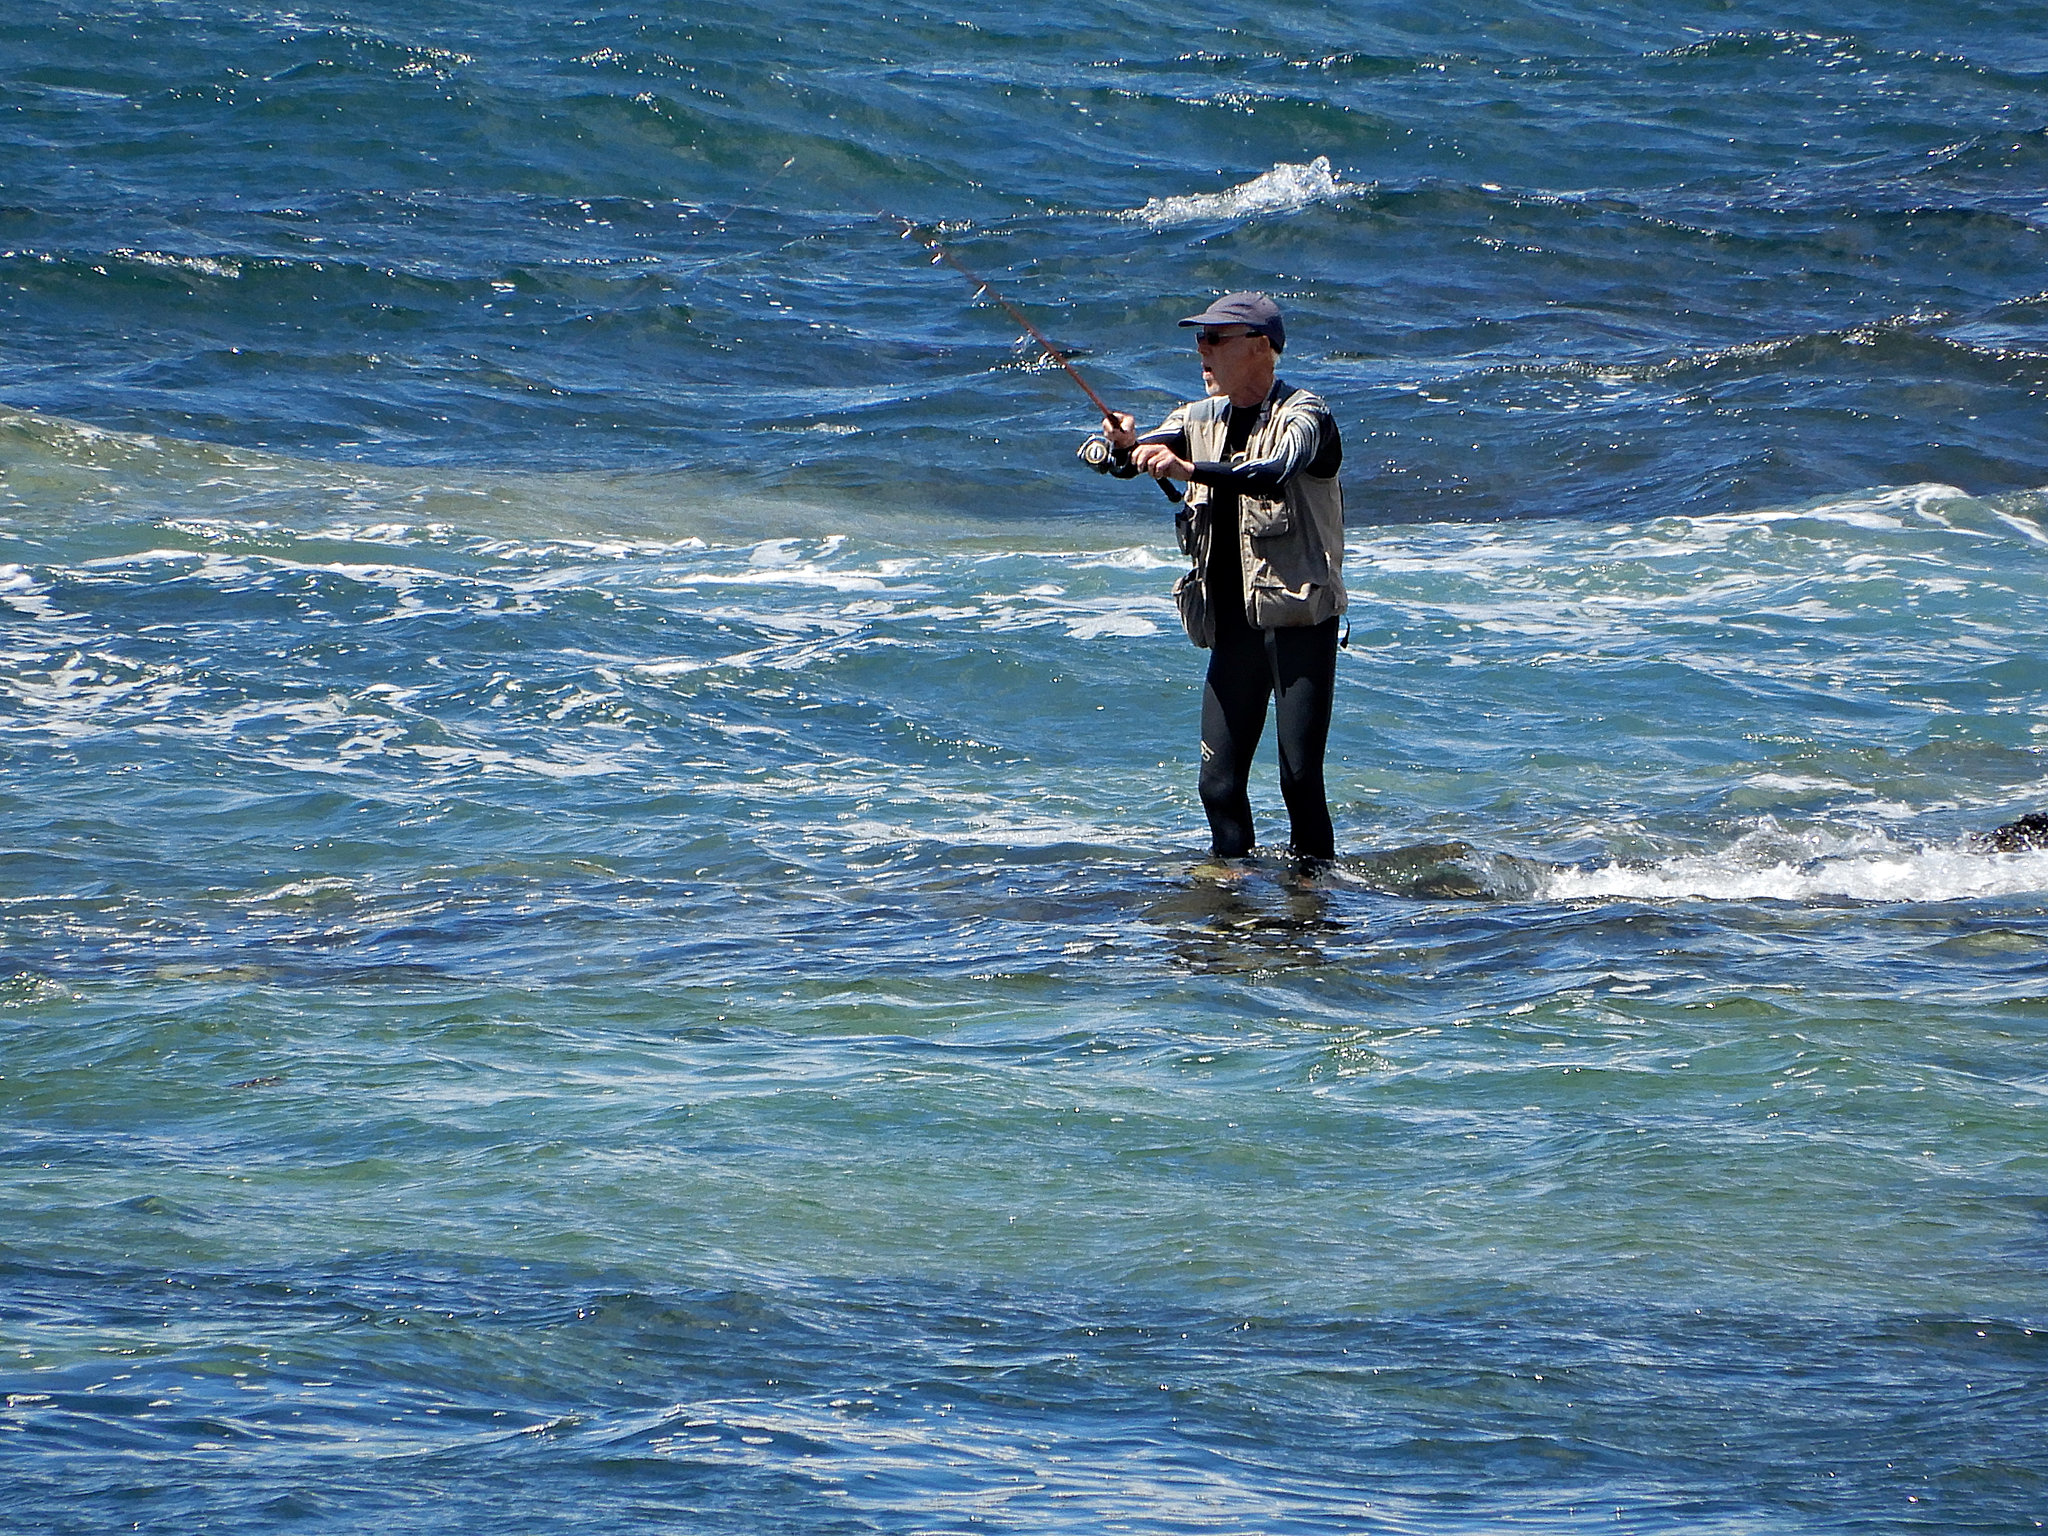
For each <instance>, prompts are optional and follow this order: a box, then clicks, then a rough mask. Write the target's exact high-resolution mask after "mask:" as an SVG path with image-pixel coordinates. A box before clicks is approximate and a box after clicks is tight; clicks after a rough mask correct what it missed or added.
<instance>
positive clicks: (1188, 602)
mask: <svg viewBox="0 0 2048 1536" xmlns="http://www.w3.org/2000/svg"><path fill="white" fill-rule="evenodd" d="M1229 404H1230V403H1229V401H1227V400H1225V399H1222V398H1221V397H1216V396H1212V397H1211V398H1209V399H1206V400H1197V401H1194V402H1193V403H1191V404H1189V405H1184V406H1181V407H1180V408H1179V409H1178V410H1176V411H1175V412H1174V413H1173V416H1169V417H1168V418H1167V421H1166V423H1165V425H1166V426H1168V427H1172V426H1176V425H1178V426H1179V427H1180V428H1181V429H1182V430H1183V431H1185V432H1186V433H1187V440H1188V458H1190V459H1191V460H1196V461H1200V460H1204V459H1206V460H1210V461H1214V460H1218V459H1221V458H1222V457H1223V437H1224V432H1225V429H1226V427H1227V425H1228V420H1229ZM1322 408H1323V402H1322V401H1321V400H1320V399H1319V398H1317V397H1316V396H1315V395H1312V394H1310V393H1309V392H1308V391H1307V390H1305V389H1293V388H1291V387H1290V386H1288V385H1286V384H1283V383H1275V384H1274V386H1273V392H1272V393H1271V394H1270V395H1268V396H1267V397H1266V403H1265V404H1264V405H1263V406H1261V407H1260V408H1259V419H1258V423H1257V424H1256V425H1255V426H1254V427H1253V428H1252V434H1251V437H1250V438H1249V439H1248V440H1247V441H1246V443H1245V447H1244V452H1243V454H1242V455H1241V456H1240V458H1239V460H1237V461H1236V462H1243V461H1246V460H1257V459H1262V458H1264V457H1266V456H1267V455H1268V454H1269V453H1271V452H1273V450H1274V448H1275V446H1276V445H1277V443H1278V441H1279V438H1280V435H1281V432H1282V430H1283V429H1284V427H1285V426H1286V424H1287V422H1288V420H1289V419H1290V418H1292V417H1294V416H1296V415H1298V414H1299V413H1301V412H1303V411H1315V410H1319V409H1322ZM1175 417H1178V418H1179V421H1178V422H1176V421H1175V419H1174V418H1175ZM1210 496H1211V487H1209V486H1206V485H1190V486H1189V487H1188V491H1187V500H1186V502H1185V503H1184V504H1183V505H1182V507H1181V510H1180V511H1179V513H1177V514H1176V515H1175V517H1174V532H1175V533H1176V534H1177V535H1178V536H1179V539H1180V547H1181V552H1182V553H1183V554H1185V555H1186V556H1187V557H1188V559H1189V560H1191V561H1192V562H1194V569H1192V570H1190V571H1189V572H1187V574H1185V575H1184V576H1182V577H1181V578H1180V580H1179V581H1177V582H1175V583H1174V587H1173V596H1174V601H1175V603H1176V604H1177V605H1178V606H1179V608H1180V617H1181V622H1182V623H1183V624H1185V625H1186V626H1187V631H1188V638H1189V639H1190V640H1192V641H1194V642H1195V644H1196V645H1199V646H1202V647H1204V648H1205V649H1206V648H1207V647H1208V646H1209V645H1211V644H1213V643H1214V641H1215V638H1216V630H1215V625H1214V624H1213V622H1212V621H1211V619H1210V614H1209V592H1208V585H1209V582H1208V571H1209V538H1210V525H1209V502H1210ZM1237 541H1238V554H1239V557H1240V559H1241V560H1242V562H1243V570H1244V616H1245V621H1246V622H1247V623H1249V624H1250V625H1251V626H1252V627H1253V628H1254V629H1290V628H1294V627H1297V626H1302V625H1309V624H1320V623H1322V622H1323V620H1325V619H1328V618H1332V617H1334V616H1335V615H1337V614H1340V613H1342V612H1343V611H1344V609H1345V606H1346V603H1347V601H1348V599H1347V598H1346V596H1345V593H1344V493H1343V491H1342V490H1341V489H1340V488H1339V487H1338V484H1337V480H1336V477H1335V476H1330V477H1327V478H1325V477H1322V476H1317V475H1310V474H1307V473H1299V474H1294V475H1290V476H1289V477H1288V478H1287V482H1286V484H1285V485H1283V486H1282V487H1281V489H1280V495H1279V496H1277V497H1274V498H1270V499H1269V498H1266V497H1262V496H1240V497H1238V500H1237Z"/></svg>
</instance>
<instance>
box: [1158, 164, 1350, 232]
mask: <svg viewBox="0 0 2048 1536" xmlns="http://www.w3.org/2000/svg"><path fill="white" fill-rule="evenodd" d="M1366 190H1367V188H1365V187H1364V186H1361V185H1359V184H1358V183H1356V182H1348V181H1341V180H1339V179H1338V176H1337V173H1336V172H1335V171H1333V170H1332V169H1331V168H1330V157H1329V156H1328V155H1317V156H1316V157H1315V159H1313V160H1311V161H1309V162H1308V163H1307V164H1305V165H1290V164H1288V163H1287V162H1285V161H1282V162H1281V163H1280V164H1278V165H1276V166H1274V167H1273V169H1271V170H1270V171H1267V172H1265V173H1264V174H1263V175H1259V176H1254V177H1253V178H1252V179H1251V180H1250V181H1247V182H1243V183H1240V184H1239V185H1237V186H1234V187H1231V188H1229V189H1227V190H1226V191H1222V192H1191V193H1188V194H1186V195H1184V196H1180V197H1155V198H1152V199H1151V200H1150V201H1148V202H1147V203H1146V204H1145V206H1144V207H1142V208H1127V209H1125V210H1124V211H1123V212H1121V213H1119V214H1118V215H1117V217H1118V218H1120V219H1129V220H1131V221H1132V222H1134V223H1140V224H1149V225H1151V226H1152V227H1153V228H1154V229H1164V228H1167V227H1168V226H1170V225H1175V224H1197V223H1201V222H1203V221H1205V220H1211V219H1225V220H1228V219H1244V218H1250V217H1252V216H1253V215H1255V214H1261V213H1293V212H1295V211H1296V210H1297V209H1301V208H1306V207H1308V206H1309V205H1310V204H1311V203H1322V202H1336V201H1338V200H1340V199H1342V198H1345V197H1350V196H1354V195H1356V194H1358V193H1360V192H1364V191H1366Z"/></svg>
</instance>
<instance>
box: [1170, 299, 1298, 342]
mask: <svg viewBox="0 0 2048 1536" xmlns="http://www.w3.org/2000/svg"><path fill="white" fill-rule="evenodd" d="M1181 324H1182V325H1242V326H1244V327H1246V328H1247V329H1248V330H1252V331H1256V332H1257V333H1258V334H1259V335H1261V336H1263V337H1265V338H1266V340H1268V341H1270V342H1271V343H1273V350H1274V351H1275V352H1278V351H1280V350H1282V349H1283V348H1284V347H1285V346H1286V345H1287V327H1286V326H1285V325H1284V324H1282V323H1281V320H1280V306H1279V305H1278V304H1275V303H1274V302H1273V301H1272V300H1271V299H1269V298H1267V297H1266V296H1265V295H1264V294H1263V293H1226V294H1225V295H1223V297H1222V298H1220V299H1218V300H1217V301H1216V302H1215V303H1214V304H1211V305H1210V306H1209V307H1208V308H1207V309H1205V310H1203V311H1202V312H1201V313H1200V314H1199V315H1189V316H1188V317H1187V319H1185V320H1183V321H1181Z"/></svg>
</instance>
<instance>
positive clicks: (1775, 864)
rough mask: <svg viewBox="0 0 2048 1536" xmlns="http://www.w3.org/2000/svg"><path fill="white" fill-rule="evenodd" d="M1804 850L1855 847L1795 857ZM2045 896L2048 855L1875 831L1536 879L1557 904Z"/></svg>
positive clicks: (1748, 843)
mask: <svg viewBox="0 0 2048 1536" xmlns="http://www.w3.org/2000/svg"><path fill="white" fill-rule="evenodd" d="M1801 844H1804V845H1805V847H1806V848H1817V847H1826V846H1828V845H1830V844H1833V845H1834V846H1837V847H1840V846H1845V845H1848V846H1853V847H1854V851H1851V852H1842V853H1819V854H1816V855H1814V856H1810V857H1801V856H1800V854H1801V852H1802V848H1801ZM2036 892H2048V849H2035V850H2031V851H2029V852H2026V853H1982V852H1977V851H1974V850H1971V849H1968V848H1960V847H1953V846H1951V847H1936V848H1913V847H1908V846H1903V845H1900V844H1896V843H1893V842H1892V841H1891V840H1890V839H1889V838H1886V837H1884V836H1883V835H1881V834H1874V835H1870V836H1866V837H1861V838H1850V839H1840V838H1828V837H1827V836H1825V835H1824V834H1809V835H1808V836H1806V837H1804V838H1787V837H1785V836H1783V835H1780V834H1777V833H1776V832H1775V829H1768V830H1766V831H1763V832H1759V833H1755V834H1752V835H1751V836H1749V837H1746V838H1743V839H1741V840H1739V841H1738V842H1737V843H1736V844H1735V845H1734V846H1733V847H1731V848H1729V849H1727V850H1726V851H1724V852H1721V853H1700V854H1684V855H1680V856H1678V857H1675V858H1670V859H1664V860H1661V861H1658V862H1656V863H1650V864H1603V865H1600V866H1598V867H1596V868H1592V869H1560V870H1555V871H1551V872H1548V873H1546V874H1545V875H1544V876H1543V877H1542V879H1541V880H1540V881H1539V882H1538V888H1537V893H1536V894H1537V895H1538V897H1539V898H1543V899H1549V900H1555V901H1581V900H1599V899H1608V900H1614V899H1621V900H1634V901H1782V902H1789V903H1811V902H1816V901H1869V902H1928V901H1977V900H1984V899H1987V898H1993V897H1999V896H2026V895H2032V894H2034V893H2036Z"/></svg>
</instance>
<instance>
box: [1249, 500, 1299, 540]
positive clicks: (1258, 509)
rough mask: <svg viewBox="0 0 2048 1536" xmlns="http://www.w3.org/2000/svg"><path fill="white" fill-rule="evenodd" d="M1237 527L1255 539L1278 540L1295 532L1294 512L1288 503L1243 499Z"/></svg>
mask: <svg viewBox="0 0 2048 1536" xmlns="http://www.w3.org/2000/svg"><path fill="white" fill-rule="evenodd" d="M1237 525H1238V527H1240V528H1242V529H1243V530H1244V531H1245V532H1246V533H1248V534H1250V535H1251V536H1252V537H1253V538H1255V539H1276V538H1278V537H1279V536H1280V535H1281V534H1283V533H1292V532H1293V531H1294V512H1293V509H1292V508H1290V507H1289V506H1288V505H1287V503H1286V501H1284V500H1277V501H1263V500H1254V499H1253V498H1252V497H1250V496H1246V497H1243V498H1241V499H1240V500H1239V501H1238V504H1237Z"/></svg>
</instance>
